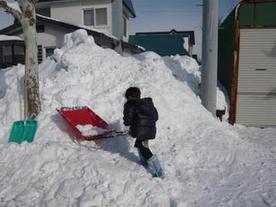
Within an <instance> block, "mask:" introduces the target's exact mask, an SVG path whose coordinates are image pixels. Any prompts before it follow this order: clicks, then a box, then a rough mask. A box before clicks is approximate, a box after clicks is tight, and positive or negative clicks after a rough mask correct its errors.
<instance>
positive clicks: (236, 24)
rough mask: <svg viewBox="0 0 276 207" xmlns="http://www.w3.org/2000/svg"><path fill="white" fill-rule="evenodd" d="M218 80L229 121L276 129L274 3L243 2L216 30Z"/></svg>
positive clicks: (265, 0) (270, 0)
mask: <svg viewBox="0 0 276 207" xmlns="http://www.w3.org/2000/svg"><path fill="white" fill-rule="evenodd" d="M218 45H219V46H218V47H219V49H218V80H219V81H220V82H221V83H222V84H223V85H224V87H225V88H226V90H227V92H228V95H229V97H230V116H229V122H230V123H232V124H234V123H239V124H243V125H246V126H256V127H270V126H272V127H275V126H276V0H243V1H241V2H240V3H239V4H238V5H237V6H236V7H235V8H234V10H233V11H232V12H231V13H230V14H229V15H228V16H227V17H226V19H225V20H224V21H223V22H222V24H221V25H220V28H219V43H218Z"/></svg>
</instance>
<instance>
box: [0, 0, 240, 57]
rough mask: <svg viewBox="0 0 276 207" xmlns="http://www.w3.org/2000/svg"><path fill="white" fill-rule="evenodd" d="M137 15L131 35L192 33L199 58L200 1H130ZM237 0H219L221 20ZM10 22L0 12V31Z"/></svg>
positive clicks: (132, 25)
mask: <svg viewBox="0 0 276 207" xmlns="http://www.w3.org/2000/svg"><path fill="white" fill-rule="evenodd" d="M132 2H133V5H134V8H135V11H136V15H137V17H136V18H135V19H131V21H130V24H129V31H130V34H134V33H135V32H145V31H170V30H171V29H176V30H194V31H195V41H196V45H195V49H194V53H196V54H198V55H199V56H200V53H201V52H200V51H201V26H202V7H201V6H199V5H201V4H202V0H132ZM238 2H239V0H219V16H220V17H224V16H225V15H227V14H228V13H229V12H230V11H231V10H232V8H233V7H234V6H235V5H236V4H237V3H238ZM12 22H13V18H12V17H11V16H10V15H7V14H6V13H5V12H3V10H2V11H0V29H2V28H4V27H6V26H8V25H10V24H12Z"/></svg>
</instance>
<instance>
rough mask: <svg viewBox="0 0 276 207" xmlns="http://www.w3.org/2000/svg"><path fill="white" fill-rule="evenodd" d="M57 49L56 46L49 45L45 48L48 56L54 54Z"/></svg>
mask: <svg viewBox="0 0 276 207" xmlns="http://www.w3.org/2000/svg"><path fill="white" fill-rule="evenodd" d="M55 49H56V48H55V47H48V48H46V49H45V50H46V57H49V56H51V55H53V54H54V50H55Z"/></svg>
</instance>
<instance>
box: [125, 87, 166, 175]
mask: <svg viewBox="0 0 276 207" xmlns="http://www.w3.org/2000/svg"><path fill="white" fill-rule="evenodd" d="M140 97H141V92H140V89H139V88H137V87H130V88H128V89H127V90H126V93H125V98H126V99H127V102H126V103H125V105H124V125H126V126H130V128H129V133H130V135H131V136H132V137H134V138H136V141H135V145H134V146H135V147H136V148H137V149H138V154H139V157H140V159H141V161H142V163H143V164H145V165H147V166H148V169H149V170H150V172H151V173H152V174H153V176H158V177H159V176H163V170H162V168H161V166H160V163H159V160H158V158H157V157H156V155H153V154H152V152H151V150H150V149H149V146H148V140H149V139H155V135H156V124H155V123H156V121H157V120H158V112H157V110H156V108H155V106H154V104H153V101H152V99H151V98H149V97H148V98H142V99H141V98H140Z"/></svg>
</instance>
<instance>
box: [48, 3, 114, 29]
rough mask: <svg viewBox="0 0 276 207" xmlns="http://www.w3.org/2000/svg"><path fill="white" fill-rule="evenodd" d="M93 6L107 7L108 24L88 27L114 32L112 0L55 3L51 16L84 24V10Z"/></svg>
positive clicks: (75, 23)
mask: <svg viewBox="0 0 276 207" xmlns="http://www.w3.org/2000/svg"><path fill="white" fill-rule="evenodd" d="M92 8H107V25H105V26H94V27H92V26H91V27H88V28H91V29H92V28H95V29H100V30H104V31H106V32H108V33H109V34H112V15H111V12H112V11H111V0H92V1H79V2H68V3H64V2H62V3H55V4H53V5H52V6H51V17H52V18H54V19H58V20H62V21H64V22H67V23H71V24H74V25H83V10H85V9H92Z"/></svg>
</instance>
